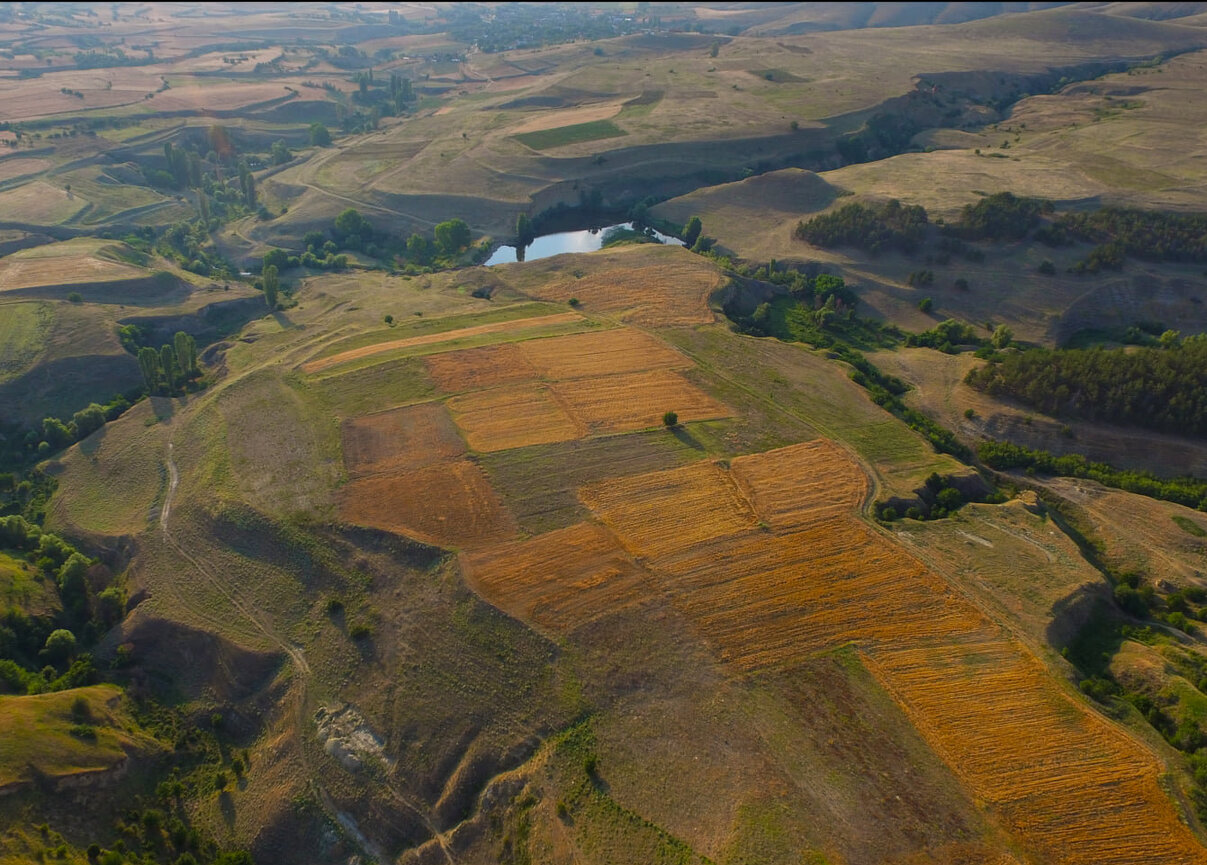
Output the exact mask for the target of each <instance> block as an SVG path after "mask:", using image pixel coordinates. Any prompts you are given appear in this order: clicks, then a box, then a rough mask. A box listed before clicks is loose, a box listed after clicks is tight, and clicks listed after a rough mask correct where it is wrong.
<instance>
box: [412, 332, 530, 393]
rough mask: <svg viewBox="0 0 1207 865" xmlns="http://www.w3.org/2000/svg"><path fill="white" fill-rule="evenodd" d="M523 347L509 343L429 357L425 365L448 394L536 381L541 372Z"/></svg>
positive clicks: (447, 352) (426, 358)
mask: <svg viewBox="0 0 1207 865" xmlns="http://www.w3.org/2000/svg"><path fill="white" fill-rule="evenodd" d="M520 345H521V344H520V343H513V342H505V343H502V344H500V345H484V346H481V347H480V348H467V349H464V350H462V351H446V352H442V353H440V354H429V355H427V356H426V357H425V358H424V359H423V363H424V366H426V367H427V371H428V375H430V376H431V377H432V381H434V382H435V383H436V386H437V387H438V388H440V389H441V390H442V391H444V392H445V393H458V392H460V391H463V390H479V389H481V388H487V387H495V386H497V385H501V384H516V383H517V382H522V381H532V380H533V379H535V378H537V372H536V370H535V369H533V367H532V365H531V364H529V363H528V360H527V358H525V356H524V353H523V352H522V351H521V350H520Z"/></svg>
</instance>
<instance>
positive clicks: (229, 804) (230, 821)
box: [218, 790, 235, 827]
mask: <svg viewBox="0 0 1207 865" xmlns="http://www.w3.org/2000/svg"><path fill="white" fill-rule="evenodd" d="M218 808H219V809H220V810H221V811H222V819H223V821H224V822H225V823H226V825H227V826H231V827H233V826H234V825H235V800H234V798H232V797H231V794H230V792H229V791H227V790H223V791H222V792H221V793H219V794H218Z"/></svg>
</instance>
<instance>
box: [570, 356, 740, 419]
mask: <svg viewBox="0 0 1207 865" xmlns="http://www.w3.org/2000/svg"><path fill="white" fill-rule="evenodd" d="M550 390H551V391H552V392H553V394H554V395H555V396H556V397H557V398H558V400H559V401H560V402H561V403H562V404H563V405H565V407H566V410H567V411H568V412H569V413H570V415H571V416H572V417H574V418H575V420H577V421H578V422H579V423H581V424H583V425H584V426H586V427H587V429H589V430H590V431H592V432H622V431H624V430H636V429H646V428H648V427H652V426H658V425H659V424H661V423H662V415H663V414H665V413H666V412H667V411H668V410H670V411H674V412H675V413H676V414H678V415H679V421H680V423H682V422H684V421H693V420H707V419H709V418H718V417H729V416H730V415H732V414H733V412H732V411H731V410H730V409H729V408H728V407H727V406H725V405H723V404H721V403H720V402H717V400H715V399H713V398H712V397H710V396H709V395H708V394H706V393H704V391H702V390H700V389H699V388H698V387H696V386H695V385H693V384H691V383H690V382H688V381H687V380H686V379H684V378H683V377H682V376H680V375H678V374H676V373H674V372H671V371H670V370H666V369H655V370H650V371H648V372H635V373H628V374H625V375H610V376H606V377H604V378H588V379H579V380H577V381H566V382H558V383H557V384H554V385H550Z"/></svg>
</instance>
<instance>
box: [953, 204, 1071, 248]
mask: <svg viewBox="0 0 1207 865" xmlns="http://www.w3.org/2000/svg"><path fill="white" fill-rule="evenodd" d="M1051 211H1052V202H1050V201H1045V200H1043V199H1039V198H1025V197H1017V196H1015V195H1013V194H1012V193H1009V192H997V193H994V194H993V195H988V196H986V197H984V198H982V199H981V200H980V201H978V202H977V203H976V204H966V205H964V209H963V210H962V211H961V212H960V218H959V219H958V220H957V221H956V222H953V223H950V224H949V225H948V226H947V228H946V231H947V232H948V233H950V234H952V235H954V236H955V237H959V238H962V239H964V240H994V241H1010V240H1022V239H1023V238H1024V237H1026V236H1027V233H1028V232H1029V231H1031V229H1033V228H1035V226H1037V225H1039V222H1040V215H1041V214H1043V213H1050V212H1051Z"/></svg>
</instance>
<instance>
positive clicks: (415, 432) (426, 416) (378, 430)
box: [340, 403, 465, 477]
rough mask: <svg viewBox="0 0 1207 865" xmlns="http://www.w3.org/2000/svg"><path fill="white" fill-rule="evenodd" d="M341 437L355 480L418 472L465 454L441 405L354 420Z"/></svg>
mask: <svg viewBox="0 0 1207 865" xmlns="http://www.w3.org/2000/svg"><path fill="white" fill-rule="evenodd" d="M340 433H341V435H342V438H343V445H344V465H345V466H346V467H347V469H348V474H349V475H351V476H352V477H364V476H365V475H371V474H379V473H381V472H399V471H408V470H411V469H418V468H422V467H423V466H426V465H430V464H431V463H434V462H439V461H441V460H446V459H450V458H453V457H458V456H460V455H461V454H463V453H465V443H464V442H462V441H461V436H460V435H458V433H457V427H456V426H455V425H454V424H453V421H452V418H450V417H449V415H448V411H447V410H446V409H445V408H444V406H443V405H440V404H438V403H426V404H423V405H413V406H404V407H402V408H396V409H392V410H390V411H384V412H378V413H377V414H370V415H365V416H363V417H358V418H354V419H353V420H348V421H345V422H344V424H343V427H342V428H341V430H340Z"/></svg>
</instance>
